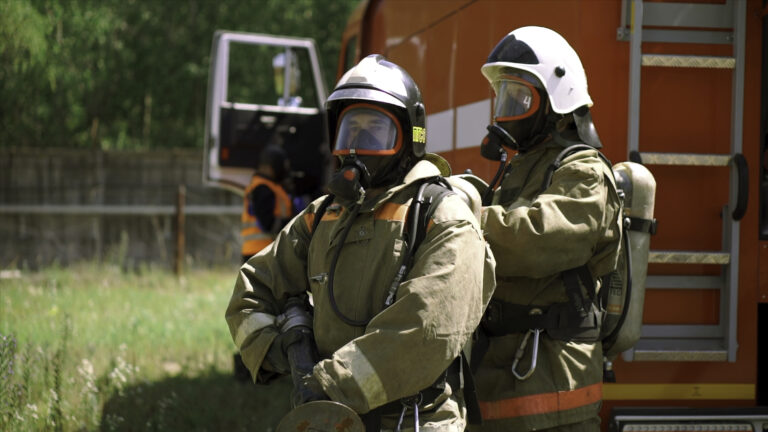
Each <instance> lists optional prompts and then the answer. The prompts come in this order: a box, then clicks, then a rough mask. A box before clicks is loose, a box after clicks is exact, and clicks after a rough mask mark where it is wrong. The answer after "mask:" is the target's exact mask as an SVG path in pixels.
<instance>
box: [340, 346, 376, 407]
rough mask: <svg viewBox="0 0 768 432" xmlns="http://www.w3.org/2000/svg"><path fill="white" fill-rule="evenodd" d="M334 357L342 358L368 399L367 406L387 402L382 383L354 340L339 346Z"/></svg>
mask: <svg viewBox="0 0 768 432" xmlns="http://www.w3.org/2000/svg"><path fill="white" fill-rule="evenodd" d="M334 357H338V358H341V359H343V360H342V361H343V364H344V366H346V367H347V368H348V369H349V372H350V374H351V375H352V377H353V378H354V379H355V382H357V386H358V387H360V390H361V391H362V393H363V396H364V397H365V399H366V400H367V401H368V406H379V405H384V404H385V403H387V401H388V399H387V393H386V391H385V390H384V384H382V382H381V378H379V375H378V374H377V373H376V370H375V369H374V368H373V365H372V364H371V362H370V361H368V358H367V357H366V356H365V354H363V351H362V350H361V349H360V347H358V346H357V344H355V343H354V342H351V343H348V344H347V345H345V346H343V347H341V348H340V349H339V350H338V351H337V352H336V355H334Z"/></svg>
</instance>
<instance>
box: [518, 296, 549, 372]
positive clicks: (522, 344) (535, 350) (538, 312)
mask: <svg viewBox="0 0 768 432" xmlns="http://www.w3.org/2000/svg"><path fill="white" fill-rule="evenodd" d="M542 313H543V312H542V310H541V309H539V308H533V309H531V311H530V312H529V313H528V315H541V314H542ZM541 332H542V330H541V329H540V328H537V329H529V330H528V332H527V333H525V336H523V340H522V342H520V346H519V347H517V351H516V352H515V360H514V361H512V367H511V368H510V369H511V370H512V375H514V376H515V378H517V379H519V380H520V381H524V380H526V379H528V378H530V377H531V375H533V372H534V371H535V370H536V361H537V360H538V357H539V336H540V335H541ZM531 335H533V349H532V351H531V366H530V367H529V368H528V370H527V371H525V372H524V373H522V372H518V371H517V365H518V364H519V363H520V360H522V358H523V355H524V354H525V348H526V346H528V339H530V338H531Z"/></svg>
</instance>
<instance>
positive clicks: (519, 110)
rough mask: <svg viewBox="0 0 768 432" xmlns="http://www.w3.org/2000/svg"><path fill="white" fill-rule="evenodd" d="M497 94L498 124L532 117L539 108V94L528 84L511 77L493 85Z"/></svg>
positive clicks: (495, 110)
mask: <svg viewBox="0 0 768 432" xmlns="http://www.w3.org/2000/svg"><path fill="white" fill-rule="evenodd" d="M493 90H494V91H495V92H496V104H495V107H494V113H495V119H496V121H498V122H502V121H510V120H518V119H522V118H525V117H528V116H530V115H532V114H533V113H534V112H536V110H537V109H538V108H539V93H538V92H537V91H536V89H535V88H534V87H533V86H532V85H531V84H530V83H528V82H526V81H523V80H520V79H516V78H514V77H510V78H509V79H500V80H498V81H496V82H495V83H494V84H493Z"/></svg>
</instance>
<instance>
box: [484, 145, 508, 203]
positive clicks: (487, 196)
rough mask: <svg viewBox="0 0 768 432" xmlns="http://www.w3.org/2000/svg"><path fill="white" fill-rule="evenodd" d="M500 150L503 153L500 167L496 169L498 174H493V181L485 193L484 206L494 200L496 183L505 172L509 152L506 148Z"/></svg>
mask: <svg viewBox="0 0 768 432" xmlns="http://www.w3.org/2000/svg"><path fill="white" fill-rule="evenodd" d="M499 152H500V153H501V159H499V169H498V170H496V175H494V176H493V180H491V183H490V184H489V185H488V189H486V191H485V194H484V195H483V205H484V206H488V205H490V204H491V201H492V200H493V191H494V189H496V183H497V182H498V181H499V179H500V178H501V174H502V173H503V172H504V165H506V163H507V152H506V151H504V149H499Z"/></svg>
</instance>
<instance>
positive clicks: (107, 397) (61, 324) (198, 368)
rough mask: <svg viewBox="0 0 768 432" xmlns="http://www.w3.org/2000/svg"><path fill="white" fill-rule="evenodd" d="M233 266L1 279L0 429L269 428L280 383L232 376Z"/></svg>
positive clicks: (283, 406) (283, 407)
mask: <svg viewBox="0 0 768 432" xmlns="http://www.w3.org/2000/svg"><path fill="white" fill-rule="evenodd" d="M236 274H237V273H236V269H224V270H190V271H188V272H187V273H186V274H185V277H183V278H181V279H177V278H176V277H175V276H174V275H173V274H170V273H167V272H164V271H160V270H152V269H144V270H142V271H141V272H139V273H128V274H126V273H123V272H122V271H120V269H119V268H116V267H110V266H97V265H85V266H78V267H73V268H68V269H61V268H51V269H48V270H45V271H41V272H37V273H29V274H23V275H22V277H21V278H19V279H10V280H8V279H6V280H0V430H14V431H26V430H30V431H32V430H35V431H36V430H65V431H69V430H75V431H81V430H137V431H144V430H158V431H175V430H184V431H228V430H232V431H238V430H249V431H269V430H273V429H274V426H275V425H276V423H277V422H278V421H279V419H280V418H281V417H282V415H283V414H284V413H285V412H286V411H287V410H288V394H289V392H290V382H289V381H288V380H285V379H283V380H281V381H278V382H277V383H275V384H272V385H270V386H256V385H253V384H251V383H250V382H245V383H243V382H238V381H236V380H235V379H234V378H233V377H232V353H233V352H234V350H235V347H234V345H233V343H232V340H231V337H230V335H229V331H228V330H227V326H226V323H225V321H224V309H225V308H226V305H227V301H228V300H229V296H230V294H231V290H232V286H233V282H234V278H235V276H236Z"/></svg>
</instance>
